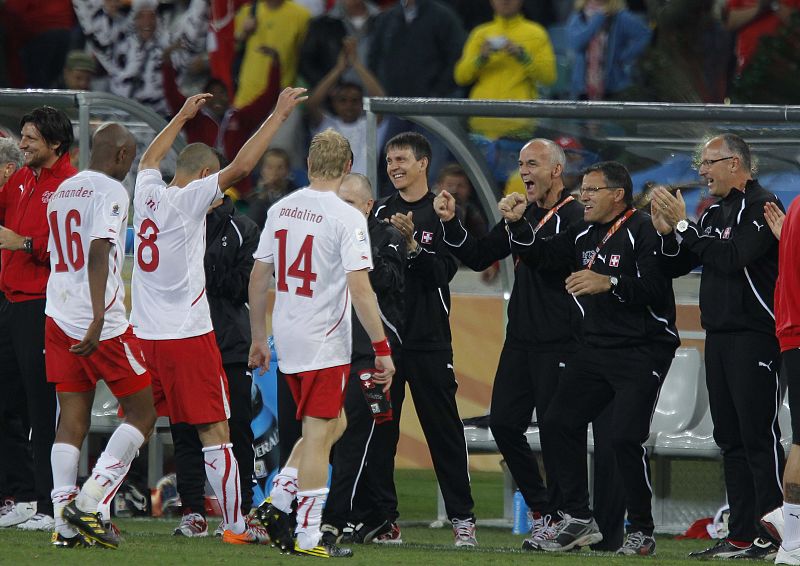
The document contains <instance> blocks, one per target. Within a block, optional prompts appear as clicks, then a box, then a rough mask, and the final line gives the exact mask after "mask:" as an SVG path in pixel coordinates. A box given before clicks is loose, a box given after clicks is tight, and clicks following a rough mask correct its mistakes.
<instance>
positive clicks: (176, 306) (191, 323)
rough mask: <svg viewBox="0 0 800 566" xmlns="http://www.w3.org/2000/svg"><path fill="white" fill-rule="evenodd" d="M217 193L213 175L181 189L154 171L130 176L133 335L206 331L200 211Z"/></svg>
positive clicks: (216, 177)
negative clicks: (133, 237) (133, 183)
mask: <svg viewBox="0 0 800 566" xmlns="http://www.w3.org/2000/svg"><path fill="white" fill-rule="evenodd" d="M220 197H222V193H220V191H219V173H216V174H214V175H209V176H208V177H205V178H203V179H198V180H196V181H192V182H191V183H189V184H188V185H186V186H185V187H182V188H181V187H167V184H166V183H164V181H163V180H162V179H161V173H160V172H159V171H157V170H155V169H145V170H142V171H139V173H138V175H137V176H136V188H135V192H134V197H133V211H134V212H133V224H134V230H135V231H136V240H135V249H134V262H135V263H134V267H133V279H132V282H131V294H132V297H131V299H132V300H131V303H132V307H133V308H132V310H131V324H133V328H134V332H136V335H137V336H138V337H139V338H144V339H146V340H173V339H178V338H191V337H193V336H200V335H202V334H206V333H208V332H211V330H212V326H211V314H210V312H209V309H208V300H207V299H206V274H205V270H204V268H203V257H204V256H205V252H206V213H207V211H208V207H209V206H211V203H212V202H214V200H215V199H217V198H220Z"/></svg>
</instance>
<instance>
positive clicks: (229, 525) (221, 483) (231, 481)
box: [203, 443, 247, 535]
mask: <svg viewBox="0 0 800 566" xmlns="http://www.w3.org/2000/svg"><path fill="white" fill-rule="evenodd" d="M232 446H233V444H231V443H228V444H218V445H216V446H204V447H203V460H204V461H205V464H206V477H207V478H208V483H210V484H211V489H213V490H214V495H216V496H217V500H218V501H219V504H220V507H222V520H223V521H224V522H225V528H226V529H227V530H230V531H233V532H234V533H235V534H237V535H238V534H242V533H243V532H244V530H245V529H246V528H247V525H246V524H245V522H244V517H242V513H241V512H240V510H239V506H240V505H241V501H242V495H241V488H240V486H239V463H238V462H237V461H236V457H235V456H234V455H233V450H232V449H231V447H232Z"/></svg>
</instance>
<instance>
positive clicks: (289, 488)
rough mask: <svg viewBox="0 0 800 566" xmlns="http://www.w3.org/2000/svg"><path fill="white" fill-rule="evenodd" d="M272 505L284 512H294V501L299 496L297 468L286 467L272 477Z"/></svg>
mask: <svg viewBox="0 0 800 566" xmlns="http://www.w3.org/2000/svg"><path fill="white" fill-rule="evenodd" d="M269 496H270V499H271V501H272V505H274V506H275V507H277V508H278V509H280V510H281V511H283V512H284V513H291V512H292V502H294V500H295V498H296V497H297V468H290V467H288V466H286V467H284V468H283V469H282V470H281V471H280V472H278V474H277V475H276V476H275V477H274V478H273V479H272V491H270V492H269Z"/></svg>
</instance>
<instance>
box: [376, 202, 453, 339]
mask: <svg viewBox="0 0 800 566" xmlns="http://www.w3.org/2000/svg"><path fill="white" fill-rule="evenodd" d="M433 198H434V196H433V193H432V192H430V191H428V194H426V195H425V196H424V197H422V198H421V199H420V200H418V201H416V202H406V201H405V200H403V198H402V197H401V196H400V193H399V192H395V193H394V194H393V195H391V196H388V197H386V198H384V199H381V200H380V201H379V202H378V203H377V204H376V205H375V216H376V217H377V218H378V219H381V220H388V219H389V218H390V217H391V216H392V214H395V213H397V212H401V213H403V214H407V213H408V212H413V213H414V215H413V221H414V230H415V231H414V239H415V240H417V242H418V243H419V245H420V248H421V250H420V253H419V255H417V256H416V257H415V258H413V259H408V260H406V262H405V266H406V271H405V293H404V297H405V317H404V323H405V324H404V329H403V333H402V334H401V336H402V338H403V349H404V350H450V349H451V348H452V346H451V340H452V339H451V336H450V288H449V286H448V285H449V283H450V281H451V280H452V279H453V277H454V276H455V274H456V271H457V269H458V267H457V265H456V260H455V258H453V256H452V255H450V252H449V251H447V246H446V245H445V244H444V242H443V241H442V224H441V223H440V222H439V217H438V216H436V212H434V210H433Z"/></svg>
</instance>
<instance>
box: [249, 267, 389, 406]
mask: <svg viewBox="0 0 800 566" xmlns="http://www.w3.org/2000/svg"><path fill="white" fill-rule="evenodd" d="M347 287H348V289H349V290H350V296H351V297H352V301H353V308H355V309H356V315H357V316H358V320H360V321H361V325H362V326H363V327H364V330H366V331H367V335H369V339H370V341H372V344H373V347H374V348H375V369H377V370H378V373H376V374H375V375H374V376H373V377H372V379H373V381H375V382H376V383H380V384H382V385H383V390H384V391H389V388H390V387H391V386H392V376H393V375H394V371H395V369H394V362H393V361H392V356H391V351H388V350H389V345H388V343H387V342H386V334H385V333H384V332H383V323H382V322H381V318H380V315H379V314H378V300H377V299H376V297H375V292H374V291H373V290H372V285H370V282H369V273H368V272H367V270H366V269H362V270H359V271H350V272H349V273H348V274H347ZM250 308H251V310H250V316H251V317H252V316H253V311H252V305H251V306H250ZM253 340H254V343H255V337H254V338H253Z"/></svg>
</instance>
